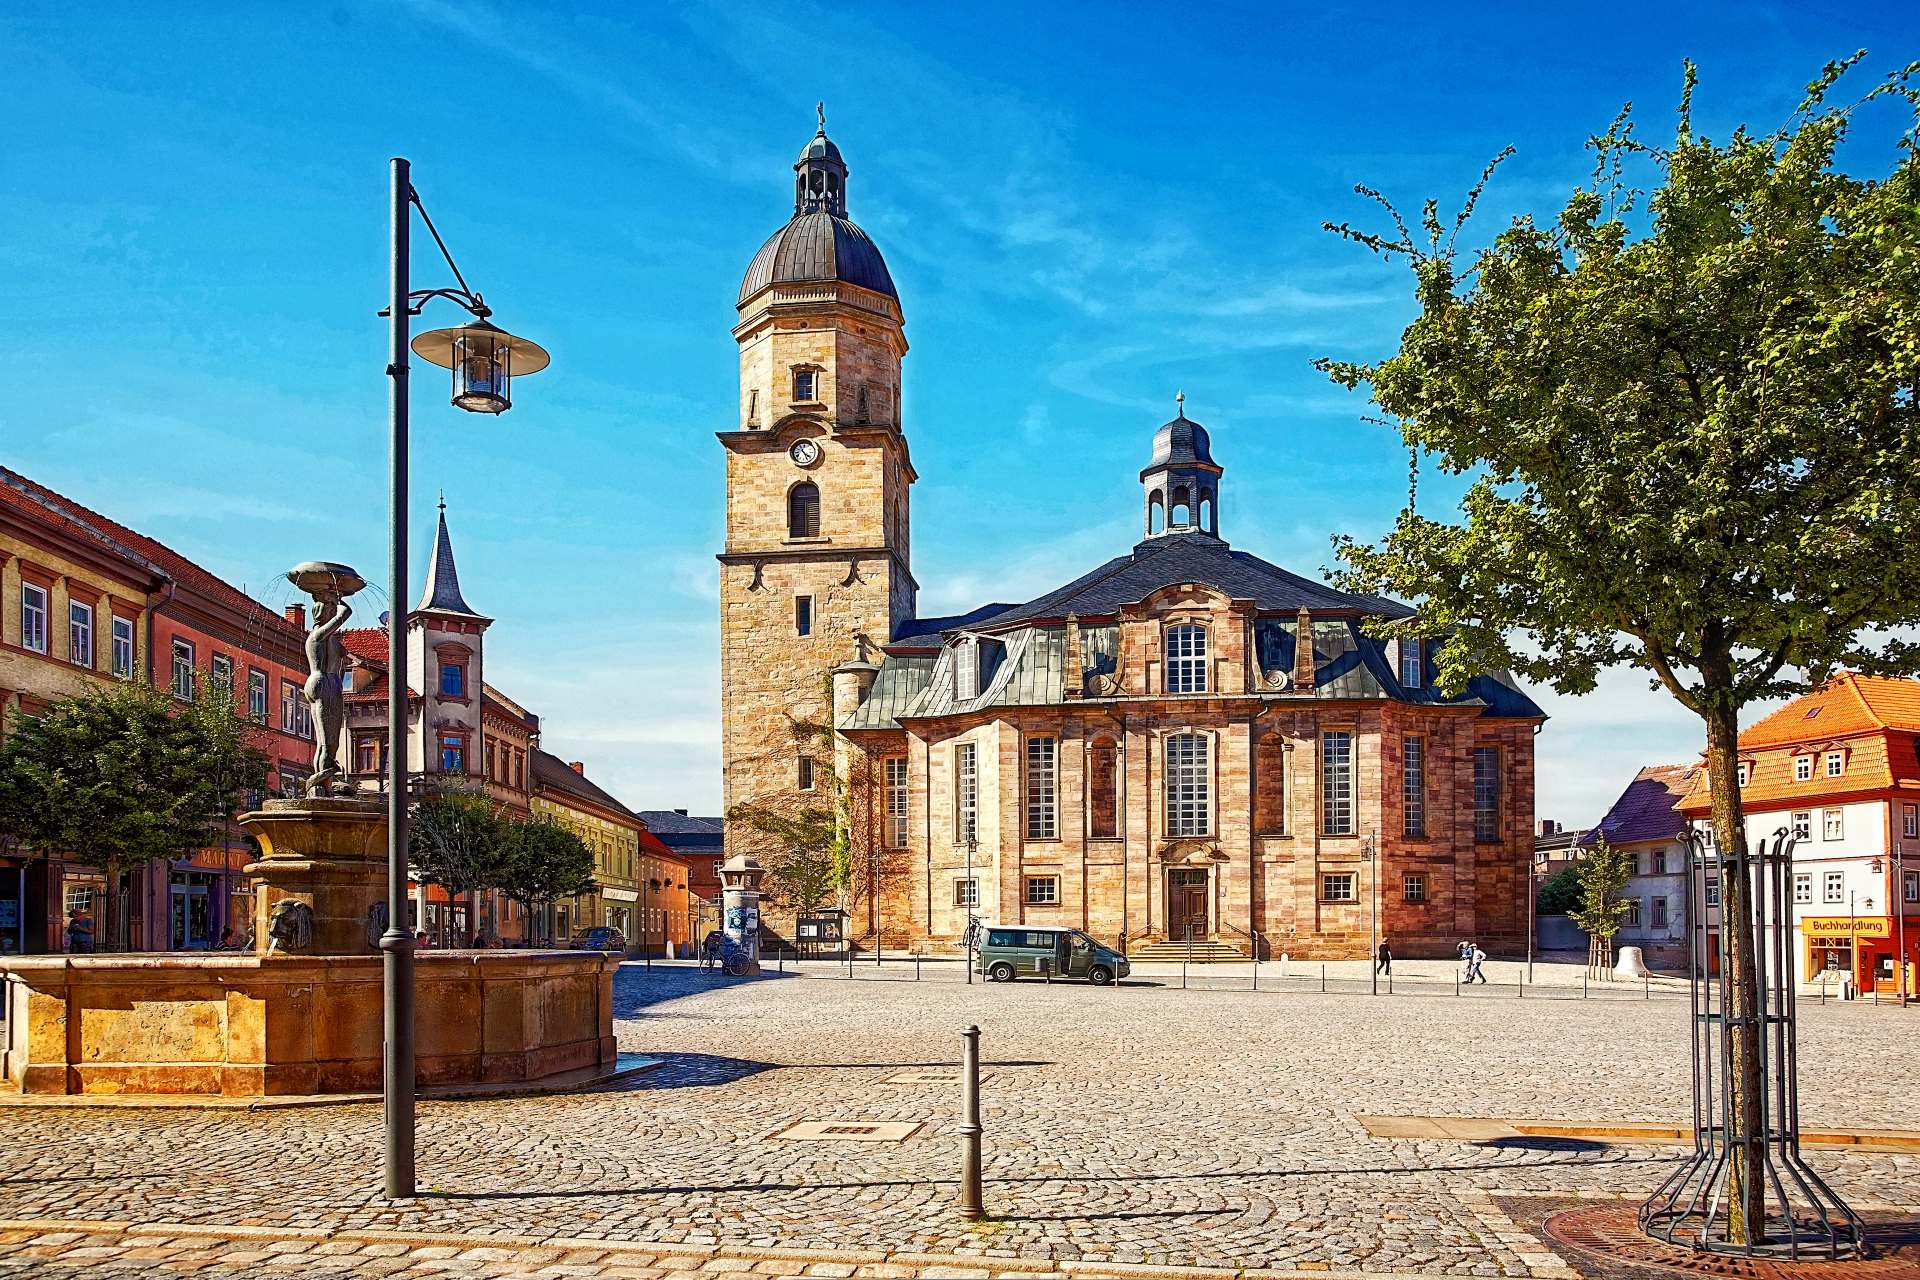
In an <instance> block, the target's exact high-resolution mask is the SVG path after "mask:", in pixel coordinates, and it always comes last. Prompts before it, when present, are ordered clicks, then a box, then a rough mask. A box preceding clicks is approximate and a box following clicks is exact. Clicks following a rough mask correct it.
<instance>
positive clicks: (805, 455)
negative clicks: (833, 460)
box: [787, 440, 820, 467]
mask: <svg viewBox="0 0 1920 1280" xmlns="http://www.w3.org/2000/svg"><path fill="white" fill-rule="evenodd" d="M787 456H788V457H790V458H792V459H793V461H794V463H795V465H797V466H802V467H810V466H812V465H813V464H814V463H816V462H818V461H820V446H819V445H817V444H815V443H814V442H813V441H811V440H795V441H794V442H793V447H792V448H791V449H788V450H787Z"/></svg>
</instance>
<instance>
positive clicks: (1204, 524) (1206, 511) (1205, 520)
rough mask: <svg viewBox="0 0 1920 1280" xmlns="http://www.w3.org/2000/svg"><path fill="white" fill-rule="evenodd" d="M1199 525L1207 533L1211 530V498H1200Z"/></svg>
mask: <svg viewBox="0 0 1920 1280" xmlns="http://www.w3.org/2000/svg"><path fill="white" fill-rule="evenodd" d="M1200 527H1201V528H1202V529H1205V530H1206V531H1207V532H1208V533H1212V532H1213V499H1211V498H1202V499H1200Z"/></svg>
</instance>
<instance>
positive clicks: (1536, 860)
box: [1527, 849, 1547, 982]
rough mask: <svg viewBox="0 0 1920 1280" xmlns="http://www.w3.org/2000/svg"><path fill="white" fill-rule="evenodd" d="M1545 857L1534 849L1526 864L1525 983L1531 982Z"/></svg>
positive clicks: (1545, 864) (1545, 865)
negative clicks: (1535, 920)
mask: <svg viewBox="0 0 1920 1280" xmlns="http://www.w3.org/2000/svg"><path fill="white" fill-rule="evenodd" d="M1546 867H1547V855H1546V854H1545V853H1543V852H1541V851H1540V850H1538V849H1536V850H1534V852H1533V858H1532V860H1531V861H1530V862H1529V863H1528V864H1527V981H1528V982H1532V981H1533V952H1534V945H1535V936H1536V934H1535V931H1536V925H1535V923H1534V916H1535V914H1536V913H1537V912H1538V910H1539V903H1540V873H1541V872H1542V871H1544V870H1546Z"/></svg>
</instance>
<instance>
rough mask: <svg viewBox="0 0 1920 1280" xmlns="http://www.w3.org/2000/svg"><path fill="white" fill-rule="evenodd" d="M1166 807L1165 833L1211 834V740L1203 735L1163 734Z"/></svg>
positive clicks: (1185, 835) (1187, 836)
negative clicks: (1165, 735)
mask: <svg viewBox="0 0 1920 1280" xmlns="http://www.w3.org/2000/svg"><path fill="white" fill-rule="evenodd" d="M1166 810H1167V816H1166V823H1167V835H1168V836H1170V837H1172V838H1175V839H1196V838H1202V837H1206V836H1210V835H1212V834H1213V739H1212V738H1210V737H1208V736H1207V735H1206V734H1204V733H1170V734H1168V735H1167V741H1166Z"/></svg>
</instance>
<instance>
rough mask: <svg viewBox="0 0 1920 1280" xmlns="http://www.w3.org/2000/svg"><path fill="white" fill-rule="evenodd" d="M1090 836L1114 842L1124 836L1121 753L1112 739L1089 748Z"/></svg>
mask: <svg viewBox="0 0 1920 1280" xmlns="http://www.w3.org/2000/svg"><path fill="white" fill-rule="evenodd" d="M1087 834H1088V835H1090V836H1092V837H1093V838H1094V839H1095V840H1111V839H1113V838H1114V837H1116V836H1118V835H1119V834H1120V750H1119V748H1118V747H1116V746H1114V744H1113V739H1112V738H1096V739H1095V740H1094V743H1093V745H1092V746H1091V747H1088V748H1087Z"/></svg>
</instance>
